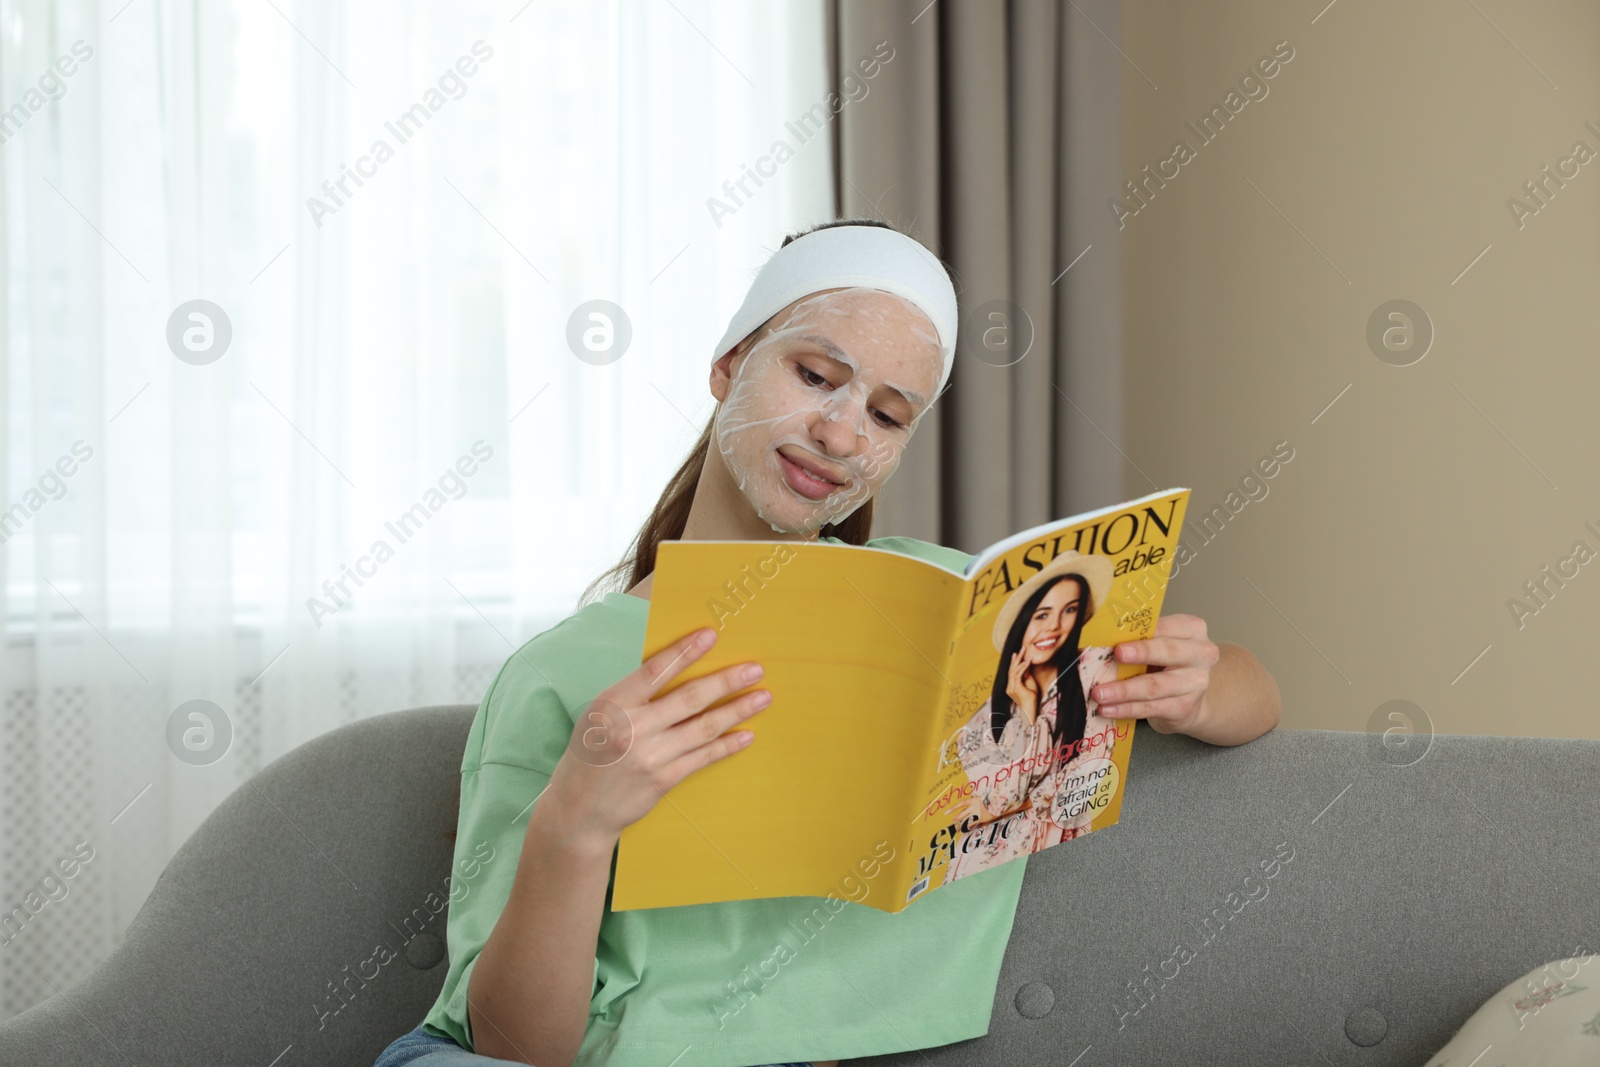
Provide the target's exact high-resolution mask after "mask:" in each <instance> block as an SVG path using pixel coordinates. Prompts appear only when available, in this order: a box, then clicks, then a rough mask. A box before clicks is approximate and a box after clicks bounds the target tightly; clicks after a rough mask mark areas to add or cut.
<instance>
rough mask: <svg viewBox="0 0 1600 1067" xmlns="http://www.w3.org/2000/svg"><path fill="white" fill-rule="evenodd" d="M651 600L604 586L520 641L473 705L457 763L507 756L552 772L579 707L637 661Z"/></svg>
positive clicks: (465, 766)
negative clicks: (592, 597)
mask: <svg viewBox="0 0 1600 1067" xmlns="http://www.w3.org/2000/svg"><path fill="white" fill-rule="evenodd" d="M629 601H636V602H637V603H629ZM649 607H650V603H649V601H647V600H642V599H640V598H638V597H633V596H629V595H628V594H626V593H612V594H607V596H606V597H605V598H603V599H601V600H596V601H594V602H592V603H589V604H585V605H583V606H581V607H580V608H578V609H577V610H576V611H574V612H573V613H571V614H570V615H568V616H566V617H565V618H563V619H561V620H560V621H559V622H557V623H555V624H554V625H553V626H550V627H548V628H546V629H544V630H542V631H540V632H539V633H537V634H535V635H534V636H533V637H531V638H529V639H528V640H527V641H525V642H523V644H522V645H521V646H520V647H518V648H517V650H516V651H515V652H513V653H511V655H510V656H509V657H507V659H506V661H505V663H503V664H502V665H501V667H500V670H499V672H498V673H497V674H496V675H495V677H494V680H493V681H492V682H490V683H489V688H488V690H487V691H486V692H485V693H484V695H483V699H482V700H481V701H480V703H479V705H478V714H477V716H476V717H475V718H474V720H473V723H472V728H471V730H470V731H469V732H468V735H467V745H466V750H465V752H464V753H463V757H462V769H463V770H467V769H470V768H471V767H473V766H477V765H480V764H482V763H507V764H512V765H515V766H523V767H528V768H529V769H532V770H539V771H543V772H545V773H551V772H553V771H554V769H555V763H556V761H557V760H558V759H559V758H560V757H561V754H562V753H563V752H564V751H565V750H566V747H567V742H568V740H569V739H570V738H571V736H572V729H573V726H574V724H575V723H576V721H577V716H578V714H579V713H580V712H582V710H583V709H584V708H585V707H586V706H587V705H588V703H589V702H590V701H592V700H593V699H594V696H595V694H596V693H598V692H600V691H601V690H602V689H604V688H606V687H607V686H609V685H611V684H613V683H614V682H616V681H618V680H619V679H621V678H622V677H623V676H625V675H626V674H627V673H628V672H629V671H630V670H632V669H634V668H635V667H637V666H638V665H639V658H640V652H641V649H642V648H643V644H644V629H645V621H646V618H647V616H648V612H649Z"/></svg>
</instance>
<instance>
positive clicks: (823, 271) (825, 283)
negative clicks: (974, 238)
mask: <svg viewBox="0 0 1600 1067" xmlns="http://www.w3.org/2000/svg"><path fill="white" fill-rule="evenodd" d="M851 286H860V287H863V288H867V289H881V290H882V291H884V292H886V293H893V294H895V295H896V296H901V297H904V298H905V299H907V300H909V301H911V302H912V303H913V304H915V305H916V306H917V307H918V308H920V309H921V310H922V312H923V314H925V315H927V316H928V318H929V319H930V320H931V321H932V322H933V328H934V329H935V330H937V331H938V333H939V345H940V354H941V355H942V356H943V357H944V369H943V371H942V372H941V373H940V375H939V388H938V389H935V390H934V393H933V395H934V396H935V397H937V396H938V395H939V393H940V392H941V391H942V390H943V389H944V385H945V382H946V381H948V380H949V378H950V368H951V367H952V366H953V365H954V363H955V358H956V291H955V287H954V286H952V285H951V284H950V275H949V274H948V273H947V272H946V271H945V269H944V265H943V264H941V263H940V262H939V260H938V258H937V257H935V256H934V254H933V253H932V252H930V251H928V250H927V249H926V248H924V247H923V246H922V244H921V243H920V242H919V241H917V240H915V239H914V238H911V237H907V236H906V235H905V234H903V233H901V232H900V231H898V230H889V229H885V228H884V227H882V226H830V227H828V228H827V229H825V230H813V231H812V232H811V233H808V234H806V235H805V236H804V237H797V238H795V239H794V240H793V241H790V242H789V243H788V244H787V245H785V246H784V247H782V248H780V249H778V250H777V251H776V252H774V253H773V254H772V258H771V259H769V260H767V263H766V266H764V267H762V268H761V273H759V274H758V275H756V280H755V281H754V282H752V283H751V285H750V291H749V292H748V293H746V294H745V298H744V303H742V304H740V305H739V310H738V311H735V312H734V313H733V319H732V320H731V321H730V322H729V323H728V330H727V332H726V333H724V334H723V335H722V340H720V341H718V342H717V348H716V352H715V353H714V354H713V355H712V357H711V361H712V362H713V363H715V362H716V361H717V360H719V359H721V358H722V357H723V356H725V355H727V354H728V351H729V350H730V349H732V348H733V346H734V345H737V344H738V343H739V342H740V341H742V340H744V339H745V337H747V336H749V334H750V333H751V332H752V331H754V330H755V329H756V328H757V327H758V326H760V325H761V324H762V323H763V322H766V321H767V320H768V319H770V318H771V317H772V316H773V315H776V314H777V313H778V312H780V311H782V310H783V309H784V308H786V307H788V306H789V305H790V304H792V303H794V302H795V301H796V300H799V299H800V298H801V297H803V296H809V295H810V294H811V293H816V292H821V291H822V290H824V289H841V288H848V287H851Z"/></svg>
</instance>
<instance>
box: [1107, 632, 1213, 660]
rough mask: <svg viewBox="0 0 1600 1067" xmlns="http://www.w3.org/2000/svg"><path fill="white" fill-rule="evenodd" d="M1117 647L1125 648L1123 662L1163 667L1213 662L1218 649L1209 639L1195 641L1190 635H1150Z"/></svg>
mask: <svg viewBox="0 0 1600 1067" xmlns="http://www.w3.org/2000/svg"><path fill="white" fill-rule="evenodd" d="M1118 647H1121V648H1125V649H1127V651H1126V652H1124V653H1123V654H1122V657H1121V659H1122V662H1124V663H1153V664H1158V665H1160V666H1163V667H1188V666H1197V665H1200V664H1203V663H1207V661H1208V660H1209V661H1210V663H1215V662H1216V659H1215V658H1214V657H1215V655H1216V653H1217V652H1218V651H1219V650H1218V649H1217V646H1216V645H1214V644H1212V643H1211V642H1210V641H1196V640H1195V639H1194V638H1191V637H1150V638H1146V639H1145V640H1143V641H1129V642H1126V643H1125V644H1123V645H1120V646H1118Z"/></svg>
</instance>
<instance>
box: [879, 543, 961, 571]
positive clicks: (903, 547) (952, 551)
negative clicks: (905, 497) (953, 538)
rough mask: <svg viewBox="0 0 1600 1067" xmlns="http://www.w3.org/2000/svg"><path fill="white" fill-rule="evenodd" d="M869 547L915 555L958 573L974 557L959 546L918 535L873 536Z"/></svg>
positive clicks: (904, 554) (903, 554)
mask: <svg viewBox="0 0 1600 1067" xmlns="http://www.w3.org/2000/svg"><path fill="white" fill-rule="evenodd" d="M866 547H867V548H881V549H883V550H884V551H885V552H898V553H900V554H901V555H902V556H914V557H915V558H917V559H921V560H927V561H928V562H929V563H937V564H938V565H939V566H941V567H943V568H945V569H946V570H949V571H954V572H956V573H957V574H961V573H963V572H965V570H966V567H967V561H968V560H970V559H971V558H972V554H971V553H970V552H963V551H961V550H960V549H957V548H950V547H948V546H946V545H939V544H934V543H933V542H932V541H923V540H921V539H919V538H916V537H903V536H901V535H899V534H894V535H890V536H888V537H873V538H870V539H868V541H867V544H866Z"/></svg>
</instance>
